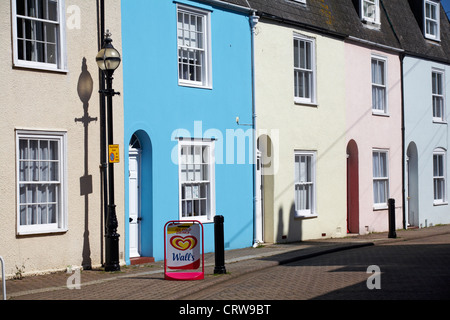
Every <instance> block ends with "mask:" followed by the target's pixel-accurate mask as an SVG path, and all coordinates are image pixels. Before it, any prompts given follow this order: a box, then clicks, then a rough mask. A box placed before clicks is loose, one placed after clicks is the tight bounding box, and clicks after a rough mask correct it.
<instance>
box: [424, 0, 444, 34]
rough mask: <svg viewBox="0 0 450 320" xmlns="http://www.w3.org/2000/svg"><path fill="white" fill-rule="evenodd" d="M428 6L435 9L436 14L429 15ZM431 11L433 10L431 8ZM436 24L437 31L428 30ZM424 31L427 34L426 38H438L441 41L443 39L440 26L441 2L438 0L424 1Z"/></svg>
mask: <svg viewBox="0 0 450 320" xmlns="http://www.w3.org/2000/svg"><path fill="white" fill-rule="evenodd" d="M427 7H429V8H430V9H431V8H433V9H434V13H435V14H436V16H435V17H434V18H433V17H429V16H427ZM430 13H431V10H430ZM429 25H434V26H435V27H436V33H435V34H434V33H432V32H429V31H428V26H429ZM423 33H424V35H425V38H427V39H430V40H436V41H440V39H441V36H440V34H441V26H440V4H439V3H438V2H434V1H430V0H424V2H423Z"/></svg>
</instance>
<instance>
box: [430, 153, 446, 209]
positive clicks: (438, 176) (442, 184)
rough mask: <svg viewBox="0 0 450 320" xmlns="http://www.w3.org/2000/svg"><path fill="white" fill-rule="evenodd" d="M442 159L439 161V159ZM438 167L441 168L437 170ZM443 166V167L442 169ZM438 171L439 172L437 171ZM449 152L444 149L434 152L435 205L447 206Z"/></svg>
mask: <svg viewBox="0 0 450 320" xmlns="http://www.w3.org/2000/svg"><path fill="white" fill-rule="evenodd" d="M439 158H440V159H441V160H440V161H437V159H439ZM436 165H438V166H439V167H438V168H436ZM440 166H442V167H440ZM436 169H438V170H436ZM446 177H447V152H446V151H445V150H444V149H442V148H436V149H434V151H433V204H434V205H442V204H447V179H446Z"/></svg>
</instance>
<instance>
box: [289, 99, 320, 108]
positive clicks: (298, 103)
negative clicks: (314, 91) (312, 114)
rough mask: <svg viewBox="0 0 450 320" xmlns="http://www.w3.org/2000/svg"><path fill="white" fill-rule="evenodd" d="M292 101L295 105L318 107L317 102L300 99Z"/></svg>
mask: <svg viewBox="0 0 450 320" xmlns="http://www.w3.org/2000/svg"><path fill="white" fill-rule="evenodd" d="M294 103H295V104H296V105H302V106H306V107H313V108H317V107H319V104H318V103H317V102H311V101H305V100H300V99H294Z"/></svg>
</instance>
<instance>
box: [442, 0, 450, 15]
mask: <svg viewBox="0 0 450 320" xmlns="http://www.w3.org/2000/svg"><path fill="white" fill-rule="evenodd" d="M441 3H442V5H443V6H444V9H445V12H447V16H450V0H441Z"/></svg>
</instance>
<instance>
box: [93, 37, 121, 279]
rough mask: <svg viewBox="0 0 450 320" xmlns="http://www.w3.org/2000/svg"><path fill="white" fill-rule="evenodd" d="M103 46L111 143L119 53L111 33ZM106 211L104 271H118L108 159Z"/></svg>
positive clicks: (110, 141)
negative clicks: (115, 77) (113, 101)
mask: <svg viewBox="0 0 450 320" xmlns="http://www.w3.org/2000/svg"><path fill="white" fill-rule="evenodd" d="M105 36H106V37H105V40H104V44H103V48H102V49H101V50H100V51H99V52H98V54H97V57H96V61H97V65H98V67H99V68H100V69H101V70H102V71H103V73H104V74H105V76H106V90H100V91H99V92H100V93H101V94H104V95H105V96H106V97H107V100H106V105H107V108H108V110H107V127H108V144H109V145H112V144H113V112H112V97H113V96H114V95H116V94H120V93H119V92H115V91H114V89H113V88H112V80H113V77H112V76H113V74H114V71H115V70H116V69H117V68H118V67H119V65H120V61H121V59H120V54H119V52H118V51H117V50H116V49H114V47H113V45H112V44H111V42H112V39H111V34H110V33H109V30H107V31H106V35H105ZM108 192H109V197H108V211H107V212H108V213H107V217H106V234H105V271H119V270H120V264H119V236H120V235H119V234H118V233H117V226H118V223H117V215H116V205H115V204H114V202H115V201H114V163H112V162H111V161H109V164H108Z"/></svg>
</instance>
